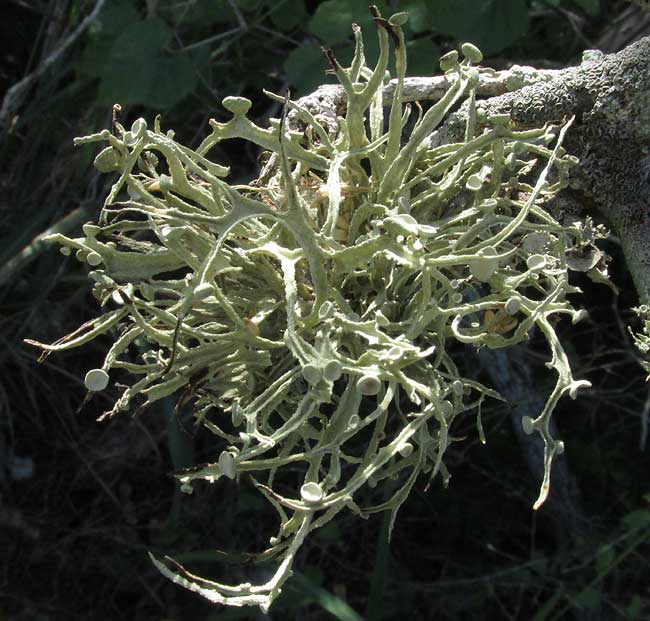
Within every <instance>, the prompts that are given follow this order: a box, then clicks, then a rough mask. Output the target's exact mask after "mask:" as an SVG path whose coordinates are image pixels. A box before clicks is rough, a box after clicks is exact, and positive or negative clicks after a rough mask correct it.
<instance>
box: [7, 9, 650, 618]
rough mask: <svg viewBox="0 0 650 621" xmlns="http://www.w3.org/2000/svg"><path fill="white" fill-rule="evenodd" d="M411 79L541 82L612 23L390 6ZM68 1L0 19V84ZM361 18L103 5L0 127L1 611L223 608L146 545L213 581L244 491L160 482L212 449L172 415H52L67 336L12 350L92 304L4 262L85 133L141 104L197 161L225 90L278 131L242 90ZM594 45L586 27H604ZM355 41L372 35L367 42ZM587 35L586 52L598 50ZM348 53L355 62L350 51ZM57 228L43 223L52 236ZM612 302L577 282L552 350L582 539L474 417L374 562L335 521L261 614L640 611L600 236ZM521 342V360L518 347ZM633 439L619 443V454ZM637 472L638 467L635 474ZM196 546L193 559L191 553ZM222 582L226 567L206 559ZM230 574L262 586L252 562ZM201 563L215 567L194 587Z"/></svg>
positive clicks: (70, 199)
mask: <svg viewBox="0 0 650 621" xmlns="http://www.w3.org/2000/svg"><path fill="white" fill-rule="evenodd" d="M378 4H379V5H380V8H381V9H382V10H385V11H386V12H390V10H397V9H398V10H408V11H409V12H410V15H411V19H410V21H409V25H408V28H409V29H410V33H409V48H410V49H409V57H410V59H411V60H412V62H411V64H410V66H409V71H408V73H409V74H410V75H430V74H433V73H435V72H437V71H438V65H437V58H438V56H439V55H440V54H441V53H444V52H445V51H447V50H448V49H451V48H452V47H454V46H456V45H457V43H458V42H459V41H463V40H470V41H473V42H475V43H476V44H478V45H479V46H480V47H481V48H482V49H483V51H484V52H485V53H486V56H487V60H486V63H487V64H489V65H491V66H494V67H496V68H503V67H506V66H508V64H509V63H511V62H517V63H529V64H533V65H536V66H545V67H556V66H557V67H561V66H566V65H567V64H570V63H574V62H576V61H577V60H579V55H580V52H581V50H582V49H584V48H589V47H596V46H597V44H598V42H599V41H600V42H602V41H610V42H611V39H612V37H611V36H610V35H611V33H612V29H613V28H616V29H619V30H620V29H621V25H620V21H617V20H620V19H622V18H625V16H626V15H627V13H628V12H629V11H630V10H631V9H634V10H636V11H637V13H635V14H632V19H633V20H634V23H636V24H638V23H642V20H643V19H645V17H644V15H643V14H642V13H641V10H640V8H637V7H631V5H629V4H628V3H627V2H624V1H622V0H621V1H611V2H605V1H604V0H545V1H541V0H540V1H532V0H529V1H527V0H485V1H482V0H437V1H436V2H433V1H431V2H430V1H426V0H407V1H399V2H388V1H387V2H384V3H378ZM93 6H94V3H93V2H88V1H82V0H79V1H75V0H40V1H39V0H36V1H34V2H30V3H25V2H22V1H20V0H9V1H8V3H7V5H6V8H5V9H3V20H2V23H1V24H0V29H1V31H2V35H3V38H4V40H5V41H8V42H9V43H10V45H9V46H8V48H7V49H8V51H7V52H6V53H5V54H4V55H3V56H2V57H1V60H0V92H3V91H5V90H6V89H8V88H9V87H10V86H11V85H13V84H14V83H16V82H17V81H18V80H20V79H21V78H22V77H23V76H25V75H27V74H29V73H30V72H32V71H34V70H36V69H37V68H38V67H39V65H40V64H41V63H43V61H44V60H45V59H46V58H48V56H50V55H51V54H52V53H53V52H54V51H55V50H56V49H57V48H58V46H60V45H61V43H62V42H63V41H65V40H66V39H67V37H69V35H70V34H71V33H72V32H73V31H74V29H75V28H76V27H77V26H78V25H79V24H80V23H81V21H82V20H83V18H84V17H85V16H86V15H87V14H88V13H89V12H90V11H91V10H92V8H93ZM353 21H355V22H357V23H359V24H360V25H361V26H362V27H363V28H364V29H365V30H366V31H368V30H370V29H371V28H372V25H371V20H370V18H369V13H368V11H367V5H366V3H365V2H362V1H361V0H327V1H325V2H315V1H309V0H307V1H303V0H276V1H272V0H194V1H192V0H149V1H148V2H146V3H145V2H139V1H136V0H111V1H109V2H106V4H105V7H104V9H103V10H102V12H101V13H100V15H99V17H98V18H97V19H96V20H95V21H94V22H93V24H92V25H91V27H90V28H89V29H88V30H86V31H85V32H84V33H83V35H82V36H81V37H80V38H78V39H77V40H76V41H75V43H74V45H72V46H71V47H70V48H69V49H68V51H67V52H66V53H65V54H64V55H62V57H61V58H60V59H59V60H58V61H57V62H55V63H54V64H53V65H52V66H51V67H50V68H49V70H48V71H45V72H44V73H43V74H42V75H41V76H40V78H39V79H38V80H37V81H36V82H35V84H34V85H33V86H32V88H31V89H30V90H29V93H28V97H27V98H26V99H25V100H24V101H23V102H22V105H21V106H20V107H19V109H18V110H17V111H16V114H15V115H14V116H12V118H11V122H10V123H9V125H8V126H6V127H3V128H0V129H1V131H2V141H1V143H0V190H1V191H0V197H1V198H0V201H1V202H0V235H1V236H2V244H1V245H0V284H1V285H2V289H1V290H0V325H1V326H2V330H1V332H0V339H1V340H2V345H3V347H2V349H0V363H1V364H2V369H3V375H2V380H1V382H0V409H1V415H0V466H1V470H0V494H1V502H0V549H2V550H7V551H8V553H7V554H4V555H3V562H2V563H0V570H1V571H2V574H1V575H0V619H2V618H9V619H12V620H22V619H25V620H27V619H29V620H31V619H54V620H57V619H66V620H68V619H70V620H74V619H98V620H101V619H111V618H120V619H122V618H124V619H161V618H165V619H178V620H179V621H180V620H182V619H188V618H192V619H197V620H198V619H201V620H203V619H205V620H208V619H234V618H251V617H250V615H251V611H243V612H240V611H227V612H223V611H221V610H214V609H211V608H210V607H209V605H208V604H206V603H204V602H203V601H200V600H198V599H197V598H195V597H193V596H192V595H190V594H189V593H186V592H184V591H182V590H181V589H178V588H177V587H175V586H174V585H171V584H168V583H167V582H166V581H165V580H164V579H162V578H161V577H160V576H158V574H157V572H156V571H155V569H154V568H153V567H152V566H151V565H150V563H149V560H148V558H147V556H146V550H148V549H151V550H153V551H155V552H158V553H161V552H168V553H169V552H172V553H174V554H175V556H176V557H177V558H178V559H179V560H181V561H183V562H187V563H193V566H194V567H196V568H197V570H200V573H202V574H212V575H215V576H219V575H221V576H224V568H223V564H220V563H215V562H214V561H215V556H216V557H218V555H216V554H215V552H214V549H215V548H217V549H221V550H230V549H236V548H237V549H241V548H242V547H245V548H247V549H249V550H251V551H253V550H259V549H261V548H262V547H264V545H265V543H266V541H265V539H266V538H267V537H268V535H267V531H270V530H272V527H273V524H271V523H268V524H265V522H264V519H265V515H267V516H268V519H274V517H273V516H271V514H262V515H261V514H259V511H260V510H261V509H262V507H264V504H263V502H262V501H261V499H260V498H259V497H258V496H257V495H256V492H254V491H253V490H251V489H250V488H249V487H247V486H246V485H244V486H242V488H241V489H239V490H237V489H233V488H232V487H227V488H226V487H225V486H222V487H218V488H211V489H201V490H197V492H196V493H195V494H194V495H193V496H192V497H186V496H183V498H182V499H181V497H180V495H179V493H178V491H177V490H176V489H175V486H174V484H173V482H172V481H171V479H170V478H168V477H167V476H166V475H167V474H168V473H169V472H170V471H171V470H173V469H174V468H179V467H183V466H187V465H190V464H191V463H194V462H199V461H206V460H210V459H213V457H214V455H213V454H212V452H211V445H210V439H209V438H205V437H203V436H202V435H196V436H195V435H193V430H192V429H191V428H187V426H186V425H185V423H186V422H187V420H186V416H185V415H183V414H181V416H180V417H175V416H174V415H173V406H174V404H173V402H170V403H168V404H167V405H166V407H163V408H160V409H159V410H156V411H150V412H147V413H146V414H144V415H143V417H141V418H136V419H130V418H128V417H124V418H122V419H116V420H114V421H113V422H111V423H110V425H99V424H97V423H96V422H95V421H94V419H95V418H96V416H97V415H98V414H99V413H100V412H101V411H102V410H103V409H105V407H106V406H108V405H109V404H108V402H105V403H102V402H101V399H98V400H96V401H94V402H92V403H91V404H89V405H88V406H86V407H85V408H83V409H82V410H81V411H77V408H78V406H79V404H80V403H81V401H82V399H83V395H84V390H83V384H82V380H83V375H84V373H85V371H86V370H87V369H89V368H92V367H94V366H97V362H98V361H99V360H100V354H101V352H100V351H99V350H93V348H92V347H89V348H85V349H84V350H83V351H80V352H72V353H67V354H63V355H59V356H56V357H51V358H50V359H48V361H47V362H46V363H45V364H44V365H41V366H37V365H36V364H35V362H34V358H35V356H34V354H33V352H32V351H29V350H28V349H26V348H25V347H24V346H23V345H22V344H21V341H22V339H23V338H26V337H31V338H35V339H38V340H40V341H48V340H52V339H54V338H57V337H58V336H60V335H62V334H64V333H66V332H68V331H69V330H70V329H72V328H73V327H76V326H77V325H78V324H79V323H81V322H82V321H84V320H86V319H87V318H89V317H90V316H92V315H94V312H93V310H92V309H93V305H94V304H95V301H94V300H93V299H92V298H91V297H90V295H89V288H88V287H87V284H86V275H85V272H84V269H83V267H81V266H80V265H78V264H77V263H76V262H74V261H71V260H67V259H64V258H62V257H61V256H60V255H58V254H57V253H56V252H55V251H52V250H47V251H45V252H44V253H40V252H39V253H35V255H34V256H33V257H28V256H27V255H25V254H23V255H20V253H21V251H22V249H23V248H25V247H26V246H27V245H28V244H29V243H30V241H31V240H32V239H33V238H34V237H35V236H37V235H38V234H39V233H41V232H42V231H44V230H45V229H46V228H47V227H50V226H53V225H57V223H58V224H59V225H63V226H67V225H68V224H69V225H70V226H80V224H81V223H82V222H84V221H86V220H90V219H92V218H93V217H94V215H95V214H96V213H97V210H98V206H99V205H100V203H101V201H102V200H103V197H104V196H105V194H106V191H107V188H106V187H105V186H104V185H103V184H104V183H105V182H104V181H103V180H101V179H100V177H99V176H98V175H97V174H96V173H94V172H93V170H92V168H91V166H90V164H91V162H92V158H93V156H94V153H93V151H92V148H82V149H78V150H73V148H72V146H71V145H72V137H73V136H75V135H83V134H85V133H88V132H90V131H94V130H96V129H98V128H102V127H105V126H107V125H108V123H109V122H110V108H111V106H112V104H113V103H115V102H119V103H121V104H122V106H123V108H124V110H123V121H124V123H125V124H127V123H130V121H131V120H133V119H135V118H137V117H138V116H144V117H146V118H149V119H152V118H153V116H154V115H155V114H157V113H162V114H163V115H164V121H165V125H166V126H168V127H174V128H175V129H176V131H177V135H178V136H179V138H180V140H182V141H185V142H187V143H189V144H190V145H191V146H196V145H197V144H198V142H199V141H200V139H201V137H202V136H203V134H204V132H205V131H206V127H207V120H208V119H209V118H210V117H215V118H217V119H221V118H222V115H224V111H223V110H221V109H220V105H219V102H220V100H221V99H222V98H223V97H224V96H226V95H245V96H247V97H249V98H251V99H253V101H254V108H253V110H254V113H255V115H256V116H257V118H258V119H264V118H265V117H268V116H274V115H275V116H277V114H278V112H279V109H278V107H277V104H275V103H274V102H271V101H270V100H268V99H265V98H263V97H262V96H260V93H261V89H262V88H267V89H270V90H274V91H276V92H281V91H283V90H284V89H285V88H291V90H292V93H293V94H294V96H299V95H301V94H306V93H308V92H309V91H310V90H311V89H313V88H314V87H315V86H316V85H318V84H321V83H324V82H328V81H330V80H331V78H330V77H329V76H327V75H326V74H325V73H324V68H325V63H324V62H323V60H322V56H321V52H320V46H321V45H322V44H327V45H330V46H331V47H333V49H334V50H335V52H336V54H337V56H339V57H341V58H342V59H345V60H347V59H346V54H347V55H350V54H351V51H352V45H351V37H350V36H349V33H350V23H351V22H353ZM608 37H609V38H608ZM369 39H372V37H370V38H369ZM610 45H611V43H610ZM368 54H369V55H372V54H373V51H372V48H371V49H369V50H368ZM215 156H216V157H217V158H218V159H219V161H220V162H221V163H230V164H231V165H232V168H233V177H234V178H235V179H250V178H252V177H253V176H254V173H255V170H256V168H257V167H258V163H257V156H258V154H257V153H254V152H248V151H246V150H244V149H243V148H242V145H241V144H240V143H238V142H236V141H234V142H233V144H231V145H230V146H227V145H226V146H224V147H222V148H221V151H219V152H217V153H215ZM66 223H67V224H66ZM607 250H608V252H609V253H610V254H612V255H613V256H614V258H615V268H614V279H615V282H616V283H617V285H618V286H619V288H620V290H621V293H620V296H619V297H618V298H616V297H614V296H613V295H612V293H611V292H610V291H609V290H607V289H605V288H604V287H600V288H596V287H594V286H593V285H591V284H590V283H588V282H580V283H578V284H580V285H581V286H582V287H583V288H584V289H585V291H586V293H585V296H584V297H583V300H582V303H583V304H584V305H585V306H586V307H587V308H588V310H589V311H590V313H591V315H592V321H591V323H588V324H586V327H581V328H580V330H579V331H578V332H577V333H576V332H575V331H572V332H571V334H566V335H565V338H567V339H569V340H571V343H572V354H573V359H574V361H573V364H574V365H575V369H576V377H580V378H585V379H589V380H591V382H592V383H593V386H594V388H593V389H591V390H590V391H588V392H586V393H585V394H584V395H583V396H581V398H580V399H579V401H577V402H570V403H568V404H566V403H565V404H563V405H564V407H563V409H560V411H559V412H558V416H557V420H558V425H559V427H560V430H561V435H562V437H563V438H564V439H565V442H566V446H567V455H568V459H569V463H570V467H571V469H572V471H573V472H574V474H575V476H576V478H577V480H578V482H579V485H580V488H581V492H582V495H583V504H584V514H585V516H587V521H588V524H586V525H585V528H584V533H585V535H584V537H582V538H580V539H579V540H567V539H566V537H563V536H562V533H558V532H556V530H554V526H553V521H552V520H551V519H550V517H549V516H548V515H546V514H545V512H544V510H541V511H540V512H538V514H533V513H532V511H531V509H530V505H531V504H532V501H533V500H534V498H535V495H536V486H537V482H535V481H533V480H531V479H530V476H529V474H528V472H527V470H526V466H525V463H524V461H523V458H522V457H521V453H520V448H519V446H518V443H517V440H516V436H515V434H514V431H513V430H512V429H511V427H510V420H509V418H508V416H507V411H506V410H505V409H504V408H503V407H501V408H496V407H494V408H493V409H492V410H489V411H486V412H485V413H484V426H485V430H486V436H487V439H488V445H487V446H486V447H482V446H481V445H480V442H479V440H478V438H477V437H476V431H475V430H474V429H473V428H471V427H470V426H469V425H468V428H467V430H466V435H467V437H468V439H469V440H470V441H468V442H465V443H463V444H462V445H459V446H461V448H459V449H456V450H455V451H452V452H453V462H455V463H453V464H451V465H452V466H453V467H452V468H451V470H452V474H453V479H452V483H451V485H450V487H449V489H447V490H442V489H440V488H438V487H435V488H432V489H430V490H428V491H427V492H425V491H424V489H423V485H424V484H422V485H420V486H419V487H418V488H417V492H416V493H415V495H414V496H413V497H412V498H411V499H410V500H409V501H408V503H407V505H406V506H405V507H404V509H403V510H402V512H401V513H400V517H399V519H398V521H397V525H396V528H395V531H394V536H393V541H392V543H391V545H390V547H389V546H388V545H387V544H386V543H385V539H384V538H383V537H382V532H383V529H384V528H385V525H384V524H382V521H381V518H377V519H371V520H368V521H367V522H360V521H359V520H358V519H357V518H354V517H350V516H348V517H345V518H343V519H340V520H338V521H337V522H336V523H335V524H332V525H331V526H330V527H328V528H327V529H323V531H322V532H320V533H318V534H317V535H316V537H315V538H314V541H313V542H312V543H311V544H310V546H309V547H308V548H307V550H306V551H305V552H304V553H303V554H302V556H301V558H300V559H299V562H298V565H297V566H298V567H301V568H302V572H303V573H301V574H300V575H298V576H297V578H296V579H295V580H293V581H292V582H290V584H289V586H288V587H287V589H286V593H285V594H284V595H283V597H282V599H281V600H279V601H278V603H277V605H276V607H275V608H274V609H273V611H272V616H273V617H274V618H287V616H289V617H290V618H293V617H295V618H301V619H330V618H337V619H359V618H366V619H373V620H377V619H399V618H403V617H404V616H405V615H406V614H413V615H414V616H415V618H423V619H427V618H436V619H459V618H463V619H464V618H467V619H474V618H477V619H479V618H480V619H490V618H494V619H503V618H506V619H507V618H510V619H521V618H533V617H534V615H535V614H536V615H537V616H536V617H534V618H536V619H540V620H542V619H564V618H593V619H596V618H602V619H610V618H611V619H616V618H622V619H643V618H647V617H648V615H650V591H649V590H648V584H647V572H648V563H647V561H646V557H647V554H648V543H649V536H648V532H650V531H649V527H650V512H648V500H649V499H648V496H647V495H648V493H650V484H648V480H647V477H646V476H644V474H643V473H645V472H648V467H649V466H650V458H649V457H648V452H647V450H641V448H645V445H644V442H645V440H644V438H645V435H644V434H645V433H646V432H647V422H648V421H647V419H648V410H649V409H650V395H649V393H648V387H647V385H646V384H644V381H643V379H644V378H643V374H642V371H641V369H640V367H639V366H638V364H637V361H636V359H635V352H634V350H633V348H632V346H631V344H630V342H629V338H628V337H627V334H626V331H625V327H624V326H625V324H628V323H630V322H632V321H633V318H632V316H631V315H630V313H628V312H627V311H625V310H619V309H626V308H629V307H630V306H632V305H634V304H635V303H636V299H635V294H634V292H633V290H632V286H631V283H630V280H629V278H628V276H627V274H626V272H625V269H624V266H623V265H622V262H621V260H620V252H619V249H618V246H617V244H616V241H615V240H614V241H613V242H612V243H611V247H609V248H608V249H607ZM535 347H536V343H533V344H532V348H531V356H530V357H531V359H530V364H531V366H532V367H533V368H534V369H535V378H536V382H535V384H536V385H535V386H533V387H531V389H539V390H542V391H543V390H544V389H545V387H546V382H548V376H547V375H546V372H545V369H544V367H543V364H542V360H543V357H544V354H545V352H542V351H540V352H536V349H535ZM537 353H539V354H540V355H539V357H538V355H537ZM640 444H641V448H640ZM640 473H641V474H640ZM197 550H198V552H197ZM225 571H226V572H227V573H228V574H229V577H232V579H233V580H237V579H240V577H241V576H242V575H243V573H242V571H243V570H242V569H241V568H240V567H233V568H231V569H226V570H225ZM247 571H253V572H254V571H263V568H262V569H251V568H248V570H247ZM219 572H221V573H219Z"/></svg>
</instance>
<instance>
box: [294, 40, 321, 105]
mask: <svg viewBox="0 0 650 621" xmlns="http://www.w3.org/2000/svg"><path fill="white" fill-rule="evenodd" d="M326 68H327V63H326V62H325V59H324V58H323V53H322V51H321V48H320V45H318V44H316V43H308V44H306V45H301V46H300V47H297V48H296V49H294V50H292V51H291V53H290V54H289V56H287V59H286V60H285V61H284V71H285V73H286V74H287V79H288V80H289V83H290V84H291V85H292V86H293V87H294V88H295V89H296V91H297V92H296V93H294V94H293V95H292V97H294V98H296V97H301V96H303V95H307V94H309V93H311V92H312V91H313V90H314V89H315V88H316V87H317V86H318V85H320V84H323V83H324V82H328V81H331V80H328V79H326V75H325V69H326Z"/></svg>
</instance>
